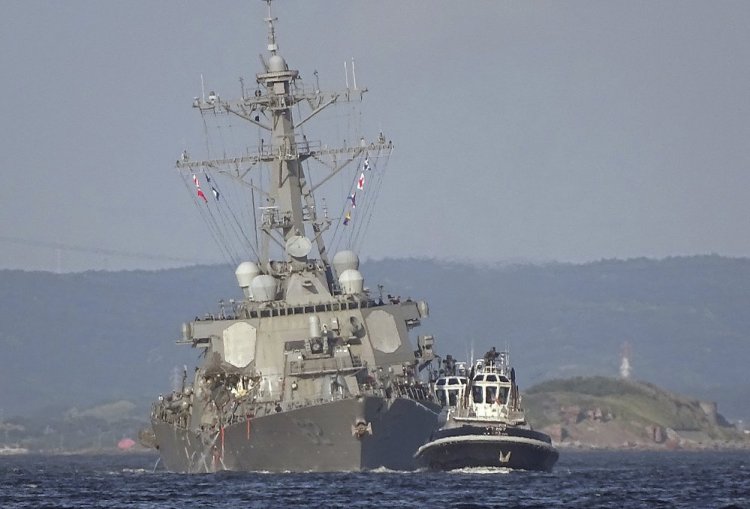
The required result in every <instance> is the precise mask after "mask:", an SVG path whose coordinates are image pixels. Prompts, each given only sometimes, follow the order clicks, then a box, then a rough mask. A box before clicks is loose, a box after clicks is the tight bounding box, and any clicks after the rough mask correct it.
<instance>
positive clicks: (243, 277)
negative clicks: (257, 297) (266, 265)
mask: <svg viewBox="0 0 750 509" xmlns="http://www.w3.org/2000/svg"><path fill="white" fill-rule="evenodd" d="M258 274H260V267H258V265H257V264H256V263H254V262H242V263H240V264H239V265H237V270H235V271H234V275H235V276H237V284H239V285H240V288H248V287H249V286H250V284H251V283H252V282H253V279H255V276H257V275H258Z"/></svg>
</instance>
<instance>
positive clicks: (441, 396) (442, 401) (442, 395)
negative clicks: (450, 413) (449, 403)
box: [437, 389, 445, 406]
mask: <svg viewBox="0 0 750 509" xmlns="http://www.w3.org/2000/svg"><path fill="white" fill-rule="evenodd" d="M437 397H438V400H439V401H440V404H441V405H442V406H445V391H444V390H442V389H441V390H439V391H437Z"/></svg>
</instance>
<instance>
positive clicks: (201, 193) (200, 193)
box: [193, 173, 208, 203]
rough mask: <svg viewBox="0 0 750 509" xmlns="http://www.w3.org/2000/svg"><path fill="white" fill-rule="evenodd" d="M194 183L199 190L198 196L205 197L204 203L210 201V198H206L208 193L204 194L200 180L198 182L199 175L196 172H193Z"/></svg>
mask: <svg viewBox="0 0 750 509" xmlns="http://www.w3.org/2000/svg"><path fill="white" fill-rule="evenodd" d="M193 183H194V184H195V188H196V190H197V191H198V198H203V201H204V203H208V199H207V198H206V195H205V194H203V190H202V189H201V185H200V182H198V177H196V176H195V173H193Z"/></svg>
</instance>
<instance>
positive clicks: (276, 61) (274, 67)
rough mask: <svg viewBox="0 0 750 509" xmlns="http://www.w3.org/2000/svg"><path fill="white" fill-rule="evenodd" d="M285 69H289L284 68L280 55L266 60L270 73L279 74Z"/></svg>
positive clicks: (284, 62)
mask: <svg viewBox="0 0 750 509" xmlns="http://www.w3.org/2000/svg"><path fill="white" fill-rule="evenodd" d="M287 69H289V68H288V67H287V66H286V61H285V60H284V59H283V58H282V56H281V55H271V57H270V58H269V59H268V70H269V71H270V72H281V71H286V70H287Z"/></svg>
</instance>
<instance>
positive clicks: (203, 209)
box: [184, 180, 235, 262]
mask: <svg viewBox="0 0 750 509" xmlns="http://www.w3.org/2000/svg"><path fill="white" fill-rule="evenodd" d="M184 182H185V185H186V186H188V187H190V184H189V183H188V182H187V180H185V181H184ZM193 203H194V205H195V206H196V207H197V208H198V213H199V214H200V215H201V218H202V219H203V221H204V222H205V223H206V226H208V229H209V232H210V233H211V236H212V237H213V239H214V242H216V243H217V244H218V245H219V247H220V248H221V249H222V250H223V251H224V252H226V254H227V256H228V258H229V261H231V262H234V260H235V257H234V256H232V252H231V250H230V249H229V245H228V243H227V242H226V240H225V238H224V235H223V233H222V231H221V228H220V227H219V225H218V224H217V222H216V220H215V218H214V217H213V215H212V214H211V211H210V210H209V209H208V204H207V203H201V202H200V200H198V198H197V196H196V195H195V193H193Z"/></svg>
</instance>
